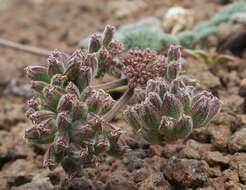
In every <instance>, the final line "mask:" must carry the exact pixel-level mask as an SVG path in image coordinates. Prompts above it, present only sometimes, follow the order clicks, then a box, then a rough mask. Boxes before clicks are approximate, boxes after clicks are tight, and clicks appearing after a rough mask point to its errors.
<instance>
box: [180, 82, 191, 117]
mask: <svg viewBox="0 0 246 190" xmlns="http://www.w3.org/2000/svg"><path fill="white" fill-rule="evenodd" d="M190 90H191V89H189V88H188V87H186V89H185V90H184V91H183V92H180V93H179V96H180V98H181V101H182V103H183V105H184V114H189V112H190V108H191V103H192V92H191V91H190Z"/></svg>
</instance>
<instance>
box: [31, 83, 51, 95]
mask: <svg viewBox="0 0 246 190" xmlns="http://www.w3.org/2000/svg"><path fill="white" fill-rule="evenodd" d="M47 86H48V84H47V83H46V82H43V81H32V82H31V88H32V89H33V90H35V91H36V92H38V93H42V91H43V89H44V87H47Z"/></svg>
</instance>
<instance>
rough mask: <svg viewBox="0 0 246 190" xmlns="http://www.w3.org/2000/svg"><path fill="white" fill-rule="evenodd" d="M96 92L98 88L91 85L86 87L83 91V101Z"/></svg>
mask: <svg viewBox="0 0 246 190" xmlns="http://www.w3.org/2000/svg"><path fill="white" fill-rule="evenodd" d="M94 93H96V90H95V89H94V88H91V87H90V86H88V87H86V88H85V89H84V90H83V92H82V93H81V97H80V99H81V101H83V102H85V101H86V100H87V98H88V97H90V96H92V94H94Z"/></svg>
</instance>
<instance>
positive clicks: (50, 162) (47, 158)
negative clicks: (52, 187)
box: [43, 145, 58, 170]
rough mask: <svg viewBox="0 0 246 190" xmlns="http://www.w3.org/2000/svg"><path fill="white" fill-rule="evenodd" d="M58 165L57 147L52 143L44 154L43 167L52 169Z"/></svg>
mask: <svg viewBox="0 0 246 190" xmlns="http://www.w3.org/2000/svg"><path fill="white" fill-rule="evenodd" d="M57 165H58V163H57V160H56V155H55V149H54V146H53V145H51V146H50V147H49V149H48V150H47V151H46V153H45V155H44V160H43V167H48V168H49V169H50V170H54V169H55V168H56V167H57Z"/></svg>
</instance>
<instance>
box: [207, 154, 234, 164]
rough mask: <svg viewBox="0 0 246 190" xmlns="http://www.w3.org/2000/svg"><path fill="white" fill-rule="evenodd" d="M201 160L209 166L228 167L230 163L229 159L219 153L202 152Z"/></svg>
mask: <svg viewBox="0 0 246 190" xmlns="http://www.w3.org/2000/svg"><path fill="white" fill-rule="evenodd" d="M203 158H204V159H205V160H206V161H207V163H209V164H211V165H217V164H218V165H222V166H225V165H228V164H229V162H230V157H229V156H228V155H223V154H222V153H221V152H218V151H216V152H211V151H208V152H204V154H203Z"/></svg>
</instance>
